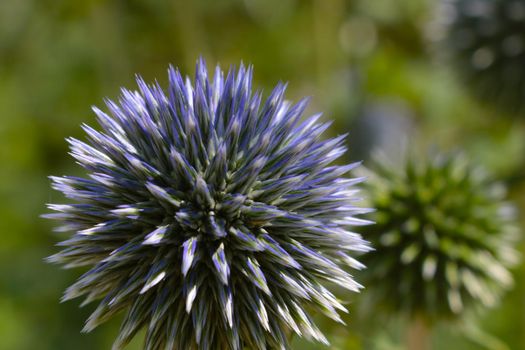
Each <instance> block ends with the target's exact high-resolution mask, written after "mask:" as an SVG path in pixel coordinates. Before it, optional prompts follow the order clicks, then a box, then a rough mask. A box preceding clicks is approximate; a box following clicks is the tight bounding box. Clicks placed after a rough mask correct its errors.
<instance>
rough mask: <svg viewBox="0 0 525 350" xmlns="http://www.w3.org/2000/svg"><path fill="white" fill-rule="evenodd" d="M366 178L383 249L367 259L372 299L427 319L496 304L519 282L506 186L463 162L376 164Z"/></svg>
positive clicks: (371, 233) (377, 244) (372, 236)
mask: <svg viewBox="0 0 525 350" xmlns="http://www.w3.org/2000/svg"><path fill="white" fill-rule="evenodd" d="M371 171H373V172H374V173H372V174H371V175H370V177H369V179H368V181H367V185H366V188H367V189H368V190H369V195H370V203H371V204H373V205H374V206H375V207H376V209H377V212H376V213H374V215H373V219H374V220H375V221H376V224H375V225H374V226H373V227H370V228H369V229H365V230H364V233H366V237H367V239H369V240H370V241H371V243H372V245H373V246H374V248H375V249H376V250H375V251H374V252H371V253H369V254H367V255H366V256H364V258H363V262H364V263H365V264H366V265H367V270H366V273H364V274H363V277H364V281H365V282H366V283H367V285H368V286H370V289H368V290H367V294H368V295H367V297H368V298H369V300H368V301H371V300H372V301H373V302H375V303H372V305H374V306H376V305H377V306H381V307H383V308H384V309H386V310H387V311H389V312H391V313H394V314H401V315H405V316H409V317H414V318H420V317H424V318H425V319H426V322H429V321H437V320H439V319H447V318H448V319H453V318H457V316H459V314H460V313H462V312H463V311H464V309H465V308H468V307H470V306H472V307H476V306H492V305H494V304H495V303H496V302H497V301H498V299H499V298H500V296H501V295H502V293H503V292H504V291H505V290H506V289H508V288H509V287H510V286H511V284H512V282H513V278H512V275H511V274H510V272H509V270H508V268H509V267H510V266H512V265H513V264H514V263H515V262H516V258H517V252H516V251H515V250H514V248H513V244H514V238H515V237H516V226H515V223H514V222H513V220H512V216H513V212H512V207H511V206H510V205H509V204H507V203H505V202H503V196H504V192H505V191H504V188H503V187H502V185H500V184H497V183H495V182H492V181H491V180H490V179H489V177H488V176H487V175H486V174H485V173H483V172H482V171H480V170H479V169H478V168H474V167H472V166H470V165H468V164H467V162H466V161H465V159H464V158H463V157H453V156H436V157H429V158H427V159H419V158H418V159H417V160H416V159H409V160H408V161H406V163H405V164H404V165H403V166H402V167H395V166H392V165H389V164H388V161H377V162H375V163H374V166H373V168H372V170H371Z"/></svg>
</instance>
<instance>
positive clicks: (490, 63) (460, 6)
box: [441, 0, 525, 114]
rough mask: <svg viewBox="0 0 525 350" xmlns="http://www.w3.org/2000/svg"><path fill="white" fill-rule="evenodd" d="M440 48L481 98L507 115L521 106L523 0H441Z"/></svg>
mask: <svg viewBox="0 0 525 350" xmlns="http://www.w3.org/2000/svg"><path fill="white" fill-rule="evenodd" d="M441 8H442V10H443V11H442V12H443V14H444V22H445V23H446V26H445V28H446V30H445V31H446V38H445V39H444V43H445V45H446V51H447V52H449V53H450V56H451V61H452V63H453V66H455V70H456V72H457V74H458V75H459V76H460V77H461V78H462V79H463V80H464V81H465V83H466V84H467V85H468V86H469V87H470V88H471V91H472V93H473V94H474V95H475V96H476V97H477V98H479V100H480V101H482V102H487V103H490V104H492V105H494V106H496V107H497V108H499V109H500V110H502V111H505V112H509V113H511V114H515V113H522V112H523V110H524V107H525V103H524V101H525V67H524V65H523V62H524V61H525V0H446V1H444V4H443V6H442V7H441Z"/></svg>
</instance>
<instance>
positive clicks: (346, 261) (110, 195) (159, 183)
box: [46, 61, 368, 349]
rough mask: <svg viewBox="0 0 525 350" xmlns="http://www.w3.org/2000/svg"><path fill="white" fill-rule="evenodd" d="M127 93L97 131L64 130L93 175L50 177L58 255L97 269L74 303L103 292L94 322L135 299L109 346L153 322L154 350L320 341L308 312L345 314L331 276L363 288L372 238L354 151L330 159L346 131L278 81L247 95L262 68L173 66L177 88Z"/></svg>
mask: <svg viewBox="0 0 525 350" xmlns="http://www.w3.org/2000/svg"><path fill="white" fill-rule="evenodd" d="M137 80H138V87H139V90H138V91H128V90H123V92H122V96H121V98H120V99H119V103H114V102H112V101H107V107H108V110H109V113H108V114H106V113H105V112H103V111H101V110H99V109H97V108H95V109H94V111H95V113H96V114H97V116H98V122H99V124H100V126H101V128H102V130H101V131H97V130H95V129H93V128H91V127H89V126H87V125H84V126H83V129H84V131H85V132H86V133H87V137H88V141H87V142H82V141H79V140H76V139H69V140H68V141H69V143H70V145H71V155H72V156H73V157H74V158H75V159H76V160H77V162H78V163H79V164H80V165H81V166H82V167H84V168H85V169H86V170H87V173H88V177H86V178H79V177H71V176H63V177H52V181H53V187H54V188H55V189H56V190H58V191H61V192H62V193H64V195H65V196H66V197H67V198H69V199H71V200H72V201H73V202H74V204H51V205H49V208H50V209H52V210H54V211H56V213H53V214H48V215H46V216H47V217H49V218H52V219H58V220H59V221H61V223H62V225H61V226H60V227H59V228H58V229H59V230H60V231H70V232H72V235H71V237H70V238H69V239H67V240H66V241H64V242H61V243H60V246H62V247H63V250H62V251H60V252H59V253H58V254H56V255H54V256H52V257H50V258H49V260H50V261H51V262H54V263H59V264H64V265H65V266H66V267H69V268H70V267H77V266H89V267H90V268H91V269H90V270H89V271H88V272H87V273H85V274H84V275H83V276H81V277H80V279H79V280H78V281H77V282H76V283H75V284H73V285H72V286H71V287H69V288H68V289H67V291H66V293H65V295H64V300H68V299H72V298H76V297H80V296H86V301H85V302H86V303H89V302H91V301H94V300H98V301H99V305H98V307H97V308H96V310H95V311H94V313H93V314H92V315H91V317H90V318H89V320H88V321H87V323H86V326H85V331H90V330H92V329H93V328H95V327H96V326H97V325H99V324H100V323H103V322H105V321H106V320H108V319H109V318H111V317H112V316H113V315H115V314H117V313H119V312H124V313H125V318H124V321H123V323H122V326H121V329H120V333H119V336H118V338H117V340H116V341H115V344H114V348H115V349H120V348H122V347H123V346H124V345H125V344H126V343H128V342H129V341H130V339H131V338H132V337H133V336H134V335H135V334H136V333H137V331H139V330H140V329H142V328H145V329H146V339H145V348H147V349H164V348H167V349H192V348H199V349H242V348H245V347H248V348H253V349H265V348H268V349H269V348H272V349H273V348H287V347H288V340H287V337H288V336H289V335H290V334H292V333H295V334H297V335H299V336H303V337H306V338H308V339H313V340H317V341H321V342H326V339H325V337H324V336H323V335H322V333H321V332H320V331H319V329H318V328H316V326H315V324H314V322H313V321H312V318H311V316H310V315H309V311H311V310H317V311H320V312H322V313H323V314H325V315H327V316H328V317H330V318H332V319H334V320H336V321H339V322H342V320H341V318H340V316H339V314H338V312H339V311H343V312H344V311H345V307H344V306H343V305H342V304H341V302H340V300H339V299H338V298H337V297H336V296H335V295H334V294H333V293H332V292H331V291H329V290H328V289H327V287H326V286H325V284H326V282H329V283H330V284H332V285H333V284H335V285H339V286H341V287H344V288H346V289H348V290H351V291H358V290H359V289H360V288H361V286H360V285H359V284H358V283H357V282H356V281H355V280H354V279H353V278H352V276H351V275H350V274H349V273H348V272H347V267H350V268H355V269H360V268H362V267H363V266H362V265H361V264H360V263H359V262H358V261H356V260H354V259H353V258H352V257H351V256H350V255H351V253H352V251H367V250H368V245H367V242H365V241H363V240H362V238H361V237H360V235H358V234H355V233H353V232H351V231H350V229H351V228H352V227H353V226H356V225H362V224H366V223H367V222H366V221H365V220H362V219H358V218H356V217H355V216H356V215H358V214H361V213H363V212H366V211H367V210H366V209H362V208H359V207H356V206H354V201H355V200H356V197H355V193H356V190H355V184H357V183H359V182H361V181H362V179H361V178H347V177H345V174H347V173H348V172H349V171H350V170H352V169H353V168H355V167H356V166H357V164H350V165H332V162H333V161H334V160H336V159H337V158H339V157H340V156H341V155H343V154H344V152H345V147H344V146H343V142H344V138H345V136H339V137H336V138H332V139H327V140H324V141H323V140H321V134H322V133H323V131H324V130H326V129H327V127H328V126H329V124H328V123H320V122H319V118H320V116H319V115H314V116H312V117H309V118H307V119H305V120H301V115H302V114H303V111H304V109H305V107H306V105H307V102H306V100H302V101H300V102H299V103H297V104H294V105H292V104H290V103H288V102H286V101H285V100H284V98H283V96H284V92H285V86H284V85H282V84H279V85H278V86H277V87H276V88H275V89H274V90H273V91H272V92H271V94H270V96H269V97H268V99H267V100H266V101H264V102H263V101H262V96H261V92H255V93H253V94H252V91H251V83H252V69H251V67H249V68H247V69H245V68H244V67H243V66H242V65H241V67H240V69H239V70H238V71H237V72H234V71H230V72H229V73H228V74H227V76H226V77H224V76H223V73H222V71H221V70H220V68H219V67H217V69H216V71H215V75H214V77H213V78H210V79H209V78H208V75H207V71H206V67H205V65H204V63H203V62H202V61H199V62H198V63H197V69H196V75H195V79H194V81H193V82H191V81H190V79H189V78H186V79H183V78H182V77H181V75H180V73H179V72H178V70H176V69H173V68H170V69H169V88H168V91H167V93H165V92H164V91H163V90H162V89H161V88H160V87H159V85H158V84H154V85H147V84H146V83H144V81H143V80H142V79H141V78H138V79H137Z"/></svg>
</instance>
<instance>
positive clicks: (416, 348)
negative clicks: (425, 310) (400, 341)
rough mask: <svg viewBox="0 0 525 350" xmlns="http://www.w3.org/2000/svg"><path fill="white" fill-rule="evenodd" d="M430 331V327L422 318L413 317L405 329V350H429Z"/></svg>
mask: <svg viewBox="0 0 525 350" xmlns="http://www.w3.org/2000/svg"><path fill="white" fill-rule="evenodd" d="M430 331H431V329H430V326H429V325H428V323H427V322H426V320H425V319H424V318H423V317H421V316H416V317H414V318H413V319H412V320H411V321H410V323H409V325H408V328H407V333H406V345H407V350H430Z"/></svg>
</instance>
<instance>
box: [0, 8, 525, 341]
mask: <svg viewBox="0 0 525 350" xmlns="http://www.w3.org/2000/svg"><path fill="white" fill-rule="evenodd" d="M434 4H435V2H432V1H430V0H399V1H392V0H373V1H370V0H219V1H217V0H195V1H182V0H113V1H111V0H84V1H68V0H17V1H0V118H1V121H0V142H1V147H0V161H1V164H2V167H1V168H0V169H1V170H0V179H1V180H2V181H0V195H1V197H2V199H3V200H2V201H1V202H0V230H1V232H2V237H3V239H2V244H1V245H0V339H1V341H0V349H2V350H3V349H6V350H20V349H22V350H24V349H42V350H45V349H53V350H56V349H58V350H60V349H109V348H110V346H111V345H110V344H111V342H112V340H113V339H114V336H115V335H116V327H117V326H118V320H115V321H114V322H112V323H111V324H110V325H109V326H106V327H102V328H100V329H98V330H96V331H95V332H93V333H92V334H89V335H82V334H80V333H79V331H80V329H81V328H82V325H83V322H84V320H85V319H86V318H87V316H88V315H89V313H90V311H92V308H93V307H92V306H88V307H86V308H84V309H78V308H77V307H78V303H76V302H68V303H65V304H59V296H60V294H61V293H62V291H63V290H64V289H65V287H66V286H67V285H69V284H70V283H71V282H73V281H74V279H75V276H78V271H70V272H58V271H56V268H55V267H54V266H48V265H46V264H44V263H43V260H42V259H43V258H44V257H45V256H48V255H50V254H51V253H52V252H54V251H56V249H54V247H53V244H55V243H56V242H57V241H58V238H57V237H55V236H54V235H53V234H50V232H51V224H50V223H47V222H44V220H42V219H39V217H38V216H39V214H41V213H43V212H44V211H45V207H44V203H46V202H57V201H60V198H56V197H57V196H58V194H57V193H54V192H53V191H51V189H50V186H49V181H48V180H47V178H46V176H48V175H51V174H52V175H63V174H66V173H67V174H75V173H77V174H79V173H81V171H80V169H79V168H78V167H73V166H71V165H70V164H72V162H71V161H70V159H68V157H67V147H66V143H65V141H64V138H65V137H66V136H75V137H81V130H80V127H79V124H80V123H82V122H87V123H91V124H93V121H94V116H93V114H92V113H91V112H90V109H89V107H90V105H94V104H95V105H99V106H101V105H102V99H103V97H105V96H107V97H110V98H114V97H116V96H117V95H118V92H119V90H118V89H119V87H120V86H127V87H132V86H134V82H133V80H134V74H135V73H140V74H142V75H143V76H144V78H145V80H147V81H150V80H152V79H154V78H155V77H158V78H159V81H160V82H161V83H162V84H165V83H166V82H165V80H164V79H165V78H164V77H165V76H166V74H165V71H166V69H167V66H168V65H169V64H170V63H171V64H173V65H177V66H179V67H180V68H181V69H182V71H183V72H186V73H188V74H192V71H193V66H194V64H195V61H196V58H197V57H198V56H199V55H201V54H202V55H203V56H204V57H205V58H206V59H207V61H208V64H211V65H213V64H215V63H216V62H220V63H221V64H222V65H223V66H226V65H228V64H238V63H239V61H240V60H243V61H244V62H249V63H253V64H254V66H255V68H256V69H255V80H256V84H257V85H259V86H263V87H264V88H265V89H266V91H267V90H268V89H269V88H270V86H273V85H274V84H275V83H276V82H277V81H279V80H284V81H289V82H290V88H289V96H291V97H293V98H296V99H297V98H298V97H300V96H303V95H311V96H313V100H312V103H311V107H310V111H311V112H312V113H313V112H317V111H324V112H325V118H326V119H333V120H334V125H333V126H332V128H331V132H332V133H334V134H342V133H346V132H349V139H350V140H352V138H353V137H356V138H360V139H361V140H362V141H360V143H361V146H360V149H361V150H364V151H362V152H364V153H362V154H360V155H359V157H360V158H367V154H366V150H368V151H370V150H372V149H374V148H375V147H378V146H383V147H389V152H391V153H392V156H395V153H396V149H397V148H402V147H403V145H407V144H408V145H410V146H411V147H418V148H426V147H429V146H430V145H434V146H436V147H439V148H441V149H445V150H447V149H460V150H463V151H464V152H465V153H466V154H467V155H468V156H469V158H470V159H471V161H473V162H479V163H482V164H483V165H484V166H486V167H488V168H489V169H490V170H491V171H492V172H493V173H495V174H497V175H498V176H499V177H500V178H502V179H503V180H507V181H508V182H509V185H510V186H511V191H510V197H511V199H513V200H515V201H516V202H517V204H518V205H519V207H520V211H521V212H522V211H523V209H524V208H525V196H524V194H525V183H524V181H523V180H524V179H525V173H524V171H525V170H524V169H525V156H524V155H523V154H524V150H525V137H524V135H525V125H523V121H520V120H519V118H517V119H514V120H509V119H506V118H502V117H501V116H500V115H499V114H498V113H497V112H494V111H491V110H489V109H486V108H484V107H483V106H481V105H479V103H478V102H476V101H474V100H472V99H471V98H470V97H469V95H468V93H466V92H465V91H464V90H463V87H462V85H461V84H460V83H458V81H457V79H456V78H455V76H454V75H453V74H452V72H450V71H449V68H448V67H447V64H443V63H442V62H440V61H439V60H435V59H434V58H433V57H434V55H431V54H430V53H431V52H432V50H431V44H428V40H427V34H426V33H428V31H429V30H432V28H431V27H430V29H429V23H431V22H432V19H433V12H434ZM392 101H394V102H392ZM377 105H381V106H386V107H383V109H382V110H383V112H381V113H382V114H383V115H384V116H385V117H384V118H386V119H388V109H389V108H392V110H393V112H394V113H393V114H394V115H399V114H400V112H399V106H400V105H401V106H403V107H402V109H403V112H401V114H402V115H403V116H404V117H403V118H399V117H398V116H396V117H394V118H391V119H392V120H389V121H388V123H397V122H398V121H399V120H401V122H400V124H401V125H397V126H395V127H394V126H392V128H393V129H395V130H396V133H399V136H398V142H397V145H396V141H395V138H394V139H393V140H392V138H390V139H389V140H387V141H383V140H382V139H381V136H377V135H373V137H372V135H371V137H366V136H365V137H363V135H359V136H354V133H355V132H356V131H353V129H352V128H353V126H354V125H356V123H357V121H358V119H359V118H363V115H366V111H370V110H374V109H373V107H370V106H377ZM388 106H390V107H388ZM406 118H408V120H409V121H408V122H407V121H406V120H405V119H406ZM380 120H381V118H379V119H378V121H377V122H378V123H379V122H380ZM403 120H405V121H403ZM385 123H387V122H386V121H385ZM375 129H376V130H377V129H379V130H385V128H375ZM404 129H405V130H406V132H405V133H404V134H403V132H402V130H404ZM400 130H401V131H400ZM359 132H364V131H359ZM367 132H370V133H371V134H372V133H375V132H376V131H375V130H374V128H373V127H372V128H369V131H367ZM380 132H381V131H380ZM383 134H384V133H383ZM349 156H350V157H352V158H353V157H354V156H353V153H352V150H350V155H349ZM522 221H523V220H522ZM521 250H523V247H521ZM524 274H525V268H524V266H522V267H520V268H519V269H517V270H516V271H515V277H516V279H517V283H516V286H515V288H514V290H513V291H512V292H510V293H508V294H507V295H506V296H505V298H504V300H503V302H502V304H501V305H500V307H498V308H496V309H494V310H491V311H488V312H487V313H485V314H483V315H482V316H481V317H478V318H477V319H479V327H478V329H483V332H482V334H484V335H485V336H486V337H489V338H491V339H497V340H494V341H493V342H491V341H484V342H481V343H482V344H484V347H486V348H490V349H504V347H501V346H500V345H501V343H504V344H507V347H508V348H509V349H525V346H524V344H525V280H524ZM369 288H373V286H369ZM364 293H366V291H365V292H364ZM351 298H352V299H351V300H350V302H351V305H350V310H351V313H350V315H348V316H347V317H346V320H347V323H348V326H347V327H342V326H338V325H335V324H334V323H333V322H330V321H327V320H325V319H323V318H320V325H321V327H322V329H323V330H324V331H325V332H326V333H327V335H328V337H329V339H330V340H331V342H332V347H331V348H332V349H378V350H380V349H402V348H403V346H402V345H401V344H403V331H402V328H403V322H402V321H399V320H391V321H382V320H379V319H376V318H375V317H373V315H359V314H358V313H357V312H356V310H357V309H358V308H357V305H352V304H358V303H359V296H357V297H351ZM352 311H354V312H352ZM477 323H478V321H476V324H477ZM480 332H481V331H479V332H478V333H477V334H478V335H476V333H475V332H473V331H471V330H469V331H467V330H462V329H457V328H451V327H448V326H447V325H441V326H440V327H438V328H437V329H436V330H435V332H434V334H433V341H434V346H435V348H436V349H443V348H446V349H449V350H455V349H466V350H469V349H480V347H481V345H480V341H479V339H480V336H479V334H480ZM473 340H474V341H473ZM476 340H477V341H476ZM491 344H492V345H491ZM498 344H499V345H498ZM129 348H130V349H139V348H140V341H135V342H134V343H133V344H132V345H131V346H130V347H129ZM296 348H298V349H306V350H307V349H318V348H321V346H320V345H318V344H306V343H304V342H302V341H297V343H296Z"/></svg>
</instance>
